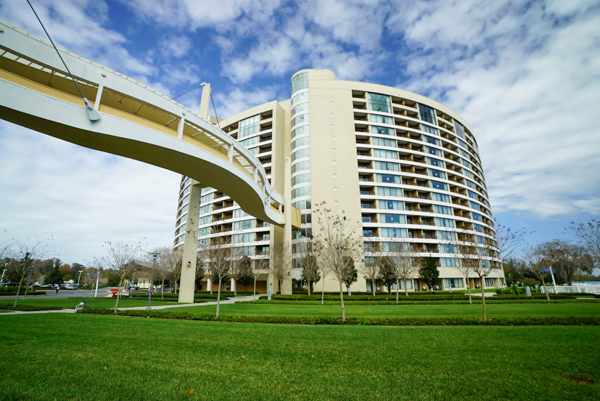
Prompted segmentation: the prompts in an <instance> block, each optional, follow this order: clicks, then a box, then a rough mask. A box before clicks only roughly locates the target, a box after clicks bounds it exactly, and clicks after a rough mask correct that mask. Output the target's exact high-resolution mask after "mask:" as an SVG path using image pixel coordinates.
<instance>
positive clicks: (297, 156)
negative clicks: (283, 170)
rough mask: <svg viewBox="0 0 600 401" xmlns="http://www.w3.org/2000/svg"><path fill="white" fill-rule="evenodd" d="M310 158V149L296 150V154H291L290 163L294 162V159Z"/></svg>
mask: <svg viewBox="0 0 600 401" xmlns="http://www.w3.org/2000/svg"><path fill="white" fill-rule="evenodd" d="M309 156H310V149H300V150H297V151H296V152H294V153H292V161H295V160H296V159H301V158H303V157H309Z"/></svg>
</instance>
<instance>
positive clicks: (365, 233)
mask: <svg viewBox="0 0 600 401" xmlns="http://www.w3.org/2000/svg"><path fill="white" fill-rule="evenodd" d="M372 236H373V230H372V229H366V228H365V229H363V237H372Z"/></svg>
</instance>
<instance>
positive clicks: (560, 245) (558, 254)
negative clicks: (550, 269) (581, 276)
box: [539, 240, 594, 285]
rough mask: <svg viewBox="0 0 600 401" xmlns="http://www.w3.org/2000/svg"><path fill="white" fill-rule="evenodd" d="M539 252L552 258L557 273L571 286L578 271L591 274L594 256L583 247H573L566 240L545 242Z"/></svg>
mask: <svg viewBox="0 0 600 401" xmlns="http://www.w3.org/2000/svg"><path fill="white" fill-rule="evenodd" d="M539 251H540V252H542V253H543V254H544V256H545V257H547V258H550V260H551V261H552V265H553V266H554V267H556V270H557V272H558V273H559V274H560V275H561V276H562V277H563V278H564V279H565V281H566V282H567V283H568V284H569V285H572V284H573V276H574V275H575V273H576V271H577V270H578V269H581V270H584V271H586V272H588V273H591V272H592V270H593V264H594V261H593V260H592V256H591V255H590V254H588V253H587V252H586V249H585V248H584V247H582V246H578V245H573V244H572V243H570V242H568V241H564V240H554V241H549V242H544V243H542V244H540V245H539Z"/></svg>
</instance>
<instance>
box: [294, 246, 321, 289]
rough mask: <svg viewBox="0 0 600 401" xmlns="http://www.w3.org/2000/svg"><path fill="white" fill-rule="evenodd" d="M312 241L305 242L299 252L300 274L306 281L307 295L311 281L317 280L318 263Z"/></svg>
mask: <svg viewBox="0 0 600 401" xmlns="http://www.w3.org/2000/svg"><path fill="white" fill-rule="evenodd" d="M312 245H313V244H312V243H310V242H309V243H305V244H304V246H303V248H302V249H301V251H300V252H298V253H299V254H300V266H301V268H302V276H303V277H304V279H305V280H306V281H307V283H308V295H310V293H311V283H314V282H315V281H319V278H320V276H319V263H318V260H317V255H316V253H315V252H314V251H313V246H312Z"/></svg>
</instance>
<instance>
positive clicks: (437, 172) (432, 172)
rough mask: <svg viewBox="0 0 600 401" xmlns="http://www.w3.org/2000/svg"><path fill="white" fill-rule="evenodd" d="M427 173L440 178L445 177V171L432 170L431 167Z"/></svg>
mask: <svg viewBox="0 0 600 401" xmlns="http://www.w3.org/2000/svg"><path fill="white" fill-rule="evenodd" d="M429 175H430V176H432V177H436V178H441V179H442V180H445V179H446V173H444V172H443V171H440V170H434V169H432V168H430V169H429Z"/></svg>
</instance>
